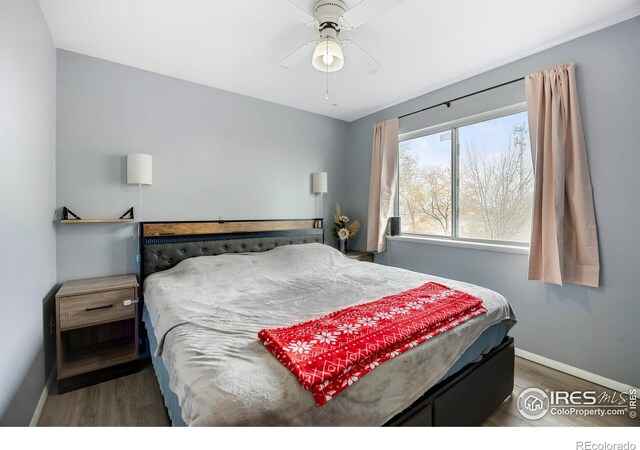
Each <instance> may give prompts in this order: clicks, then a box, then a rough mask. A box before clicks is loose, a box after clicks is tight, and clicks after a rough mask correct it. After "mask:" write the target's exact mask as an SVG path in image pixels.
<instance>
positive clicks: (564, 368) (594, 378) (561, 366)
mask: <svg viewBox="0 0 640 450" xmlns="http://www.w3.org/2000/svg"><path fill="white" fill-rule="evenodd" d="M516 356H519V357H520V358H524V359H528V360H529V361H533V362H535V363H538V364H541V365H543V366H546V367H550V368H551V369H555V370H557V371H560V372H564V373H566V374H569V375H572V376H574V377H577V378H582V379H583V380H587V381H590V382H592V383H595V384H599V385H600V386H604V387H606V388H609V389H613V390H614V391H618V392H629V391H630V390H631V389H636V391H637V392H640V389H638V388H636V387H633V386H631V385H628V384H624V383H620V382H619V381H615V380H611V379H609V378H605V377H603V376H600V375H596V374H595V373H591V372H587V371H586V370H582V369H578V368H577V367H573V366H570V365H569V364H565V363H561V362H559V361H554V360H553V359H549V358H545V357H544V356H540V355H536V354H535V353H531V352H528V351H526V350H522V349H520V348H516Z"/></svg>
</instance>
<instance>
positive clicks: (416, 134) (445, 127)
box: [393, 102, 530, 249]
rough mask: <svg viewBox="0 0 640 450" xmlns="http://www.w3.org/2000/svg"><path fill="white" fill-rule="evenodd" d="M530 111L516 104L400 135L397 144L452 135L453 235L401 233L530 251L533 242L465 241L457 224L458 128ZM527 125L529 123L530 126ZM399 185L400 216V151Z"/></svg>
mask: <svg viewBox="0 0 640 450" xmlns="http://www.w3.org/2000/svg"><path fill="white" fill-rule="evenodd" d="M522 112H527V102H520V103H516V104H513V105H509V106H505V107H502V108H497V109H493V110H490V111H485V112H482V113H479V114H473V115H471V116H467V117H463V118H460V119H456V120H451V121H449V122H444V123H440V124H437V125H433V126H429V127H426V128H420V129H418V130H412V131H407V132H405V133H400V134H399V135H398V145H400V143H401V142H403V141H409V140H412V139H417V138H421V137H424V136H429V135H432V134H437V133H443V132H445V131H450V132H451V174H452V176H451V235H450V236H442V235H437V234H424V233H407V232H403V231H402V230H401V231H400V236H401V237H402V236H405V237H408V238H413V239H421V238H422V239H424V240H425V241H426V240H429V241H434V242H435V241H450V242H452V243H455V242H461V243H468V244H484V245H495V246H500V247H519V248H522V249H528V248H529V247H530V242H521V241H505V240H497V239H481V238H466V237H460V236H458V222H459V212H460V211H459V190H460V189H459V188H460V173H459V170H458V169H459V165H460V144H459V142H458V128H461V127H464V126H468V125H474V124H477V123H480V122H486V121H488V120H493V119H499V118H500V117H506V116H511V115H513V114H518V113H522ZM527 125H528V124H527ZM397 167H398V174H397V175H398V183H397V185H396V195H395V200H394V205H393V209H394V215H396V216H400V152H398V161H397Z"/></svg>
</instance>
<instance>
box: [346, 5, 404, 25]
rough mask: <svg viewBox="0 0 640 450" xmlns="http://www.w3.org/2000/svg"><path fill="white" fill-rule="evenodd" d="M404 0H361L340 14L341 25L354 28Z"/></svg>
mask: <svg viewBox="0 0 640 450" xmlns="http://www.w3.org/2000/svg"><path fill="white" fill-rule="evenodd" d="M403 1H404V0H361V1H360V3H357V4H356V5H355V6H354V7H353V8H351V9H349V10H347V11H346V12H345V13H344V14H342V16H340V19H339V21H340V26H341V28H342V29H344V30H353V29H354V28H357V27H359V26H360V25H362V24H363V23H365V22H366V21H368V20H369V19H371V18H373V17H374V16H377V15H378V14H381V13H383V12H385V11H387V10H388V9H391V8H393V7H395V6H398V5H399V4H400V3H402V2H403Z"/></svg>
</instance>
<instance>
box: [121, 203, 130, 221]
mask: <svg viewBox="0 0 640 450" xmlns="http://www.w3.org/2000/svg"><path fill="white" fill-rule="evenodd" d="M126 216H129V217H126ZM120 219H131V220H133V206H132V207H131V208H129V209H127V212H125V213H124V214H123V215H121V216H120Z"/></svg>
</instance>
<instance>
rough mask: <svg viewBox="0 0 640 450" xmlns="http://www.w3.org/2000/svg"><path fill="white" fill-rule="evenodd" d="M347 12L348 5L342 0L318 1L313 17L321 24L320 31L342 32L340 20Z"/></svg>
mask: <svg viewBox="0 0 640 450" xmlns="http://www.w3.org/2000/svg"><path fill="white" fill-rule="evenodd" d="M346 11H347V5H345V4H344V2H342V1H341V0H318V1H317V2H316V5H315V7H314V8H313V17H314V18H315V19H316V20H317V21H318V23H320V31H321V32H322V31H323V30H325V29H327V28H333V29H334V30H335V31H336V33H339V32H340V28H339V25H338V20H339V19H340V16H342V15H343V14H344V13H345V12H346Z"/></svg>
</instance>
